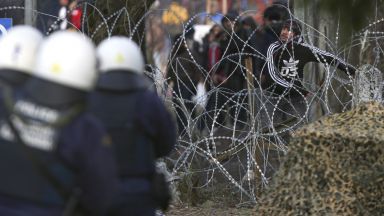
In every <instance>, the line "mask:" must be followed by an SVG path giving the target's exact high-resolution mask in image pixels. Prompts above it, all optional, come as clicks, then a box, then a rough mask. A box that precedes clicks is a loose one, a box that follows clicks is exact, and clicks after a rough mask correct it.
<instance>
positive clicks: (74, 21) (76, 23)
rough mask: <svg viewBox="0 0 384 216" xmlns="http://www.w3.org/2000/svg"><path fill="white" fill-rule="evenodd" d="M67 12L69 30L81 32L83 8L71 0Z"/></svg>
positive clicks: (76, 0) (74, 0) (76, 1)
mask: <svg viewBox="0 0 384 216" xmlns="http://www.w3.org/2000/svg"><path fill="white" fill-rule="evenodd" d="M69 10H70V13H69V22H70V26H69V28H70V29H74V30H82V18H83V8H82V7H81V5H79V1H78V0H73V1H72V2H71V3H70V4H69Z"/></svg>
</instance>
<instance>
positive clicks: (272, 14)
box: [263, 4, 289, 21]
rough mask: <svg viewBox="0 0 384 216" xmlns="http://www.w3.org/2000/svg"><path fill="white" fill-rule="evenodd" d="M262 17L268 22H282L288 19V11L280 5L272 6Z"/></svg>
mask: <svg viewBox="0 0 384 216" xmlns="http://www.w3.org/2000/svg"><path fill="white" fill-rule="evenodd" d="M263 17H264V19H266V20H269V21H282V20H285V19H288V17H289V11H288V10H287V8H285V7H284V6H282V5H279V4H274V5H271V6H269V7H267V8H266V9H265V11H264V14H263Z"/></svg>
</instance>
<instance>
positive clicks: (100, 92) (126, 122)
mask: <svg viewBox="0 0 384 216" xmlns="http://www.w3.org/2000/svg"><path fill="white" fill-rule="evenodd" d="M116 73H119V72H116ZM124 73H126V72H124ZM124 73H123V75H122V76H121V79H125V78H124V77H126V78H127V79H126V81H127V82H126V86H122V87H121V88H120V89H119V90H111V89H107V88H98V89H97V90H96V91H95V92H94V93H93V94H92V95H91V97H90V100H89V109H90V112H91V113H93V114H94V115H95V116H96V117H97V118H99V119H100V120H101V122H102V123H103V124H104V126H105V127H106V128H107V131H108V133H109V134H110V135H111V137H112V140H113V143H114V147H115V152H116V157H117V162H118V174H119V176H120V179H122V180H125V179H129V178H143V179H150V178H151V177H152V175H153V174H154V171H155V159H156V158H158V157H162V156H166V155H167V154H168V153H169V152H170V151H171V150H172V149H173V147H174V145H175V142H176V128H175V125H174V123H173V121H172V119H171V115H170V113H168V111H167V110H166V108H165V106H164V104H163V103H162V101H161V100H160V98H159V97H158V96H157V95H156V93H155V92H153V91H152V90H148V87H147V86H145V85H141V84H140V83H142V81H143V80H142V78H143V77H141V75H138V74H134V73H128V74H124ZM107 74H108V73H106V75H105V76H108V75H107Z"/></svg>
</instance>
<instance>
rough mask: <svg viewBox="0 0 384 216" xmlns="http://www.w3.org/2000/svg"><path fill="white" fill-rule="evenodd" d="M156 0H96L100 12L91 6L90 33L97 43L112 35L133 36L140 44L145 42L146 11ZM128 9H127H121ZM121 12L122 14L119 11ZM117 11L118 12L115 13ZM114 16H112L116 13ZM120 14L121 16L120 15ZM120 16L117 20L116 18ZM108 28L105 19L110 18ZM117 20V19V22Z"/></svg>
mask: <svg viewBox="0 0 384 216" xmlns="http://www.w3.org/2000/svg"><path fill="white" fill-rule="evenodd" d="M154 1H155V0H142V1H137V0H107V1H105V0H96V1H95V6H96V8H97V9H98V10H100V12H101V13H102V16H101V15H100V13H99V12H98V11H96V10H95V9H93V8H90V7H88V8H89V10H91V11H90V13H89V17H90V19H89V20H90V21H89V34H90V36H92V38H93V40H94V41H95V42H96V43H99V42H100V41H101V40H103V39H105V38H107V37H108V36H112V35H124V36H132V39H133V40H135V41H136V42H137V43H138V44H140V45H143V44H144V35H145V33H144V29H145V19H144V16H145V13H146V12H147V11H148V10H149V9H150V6H151V5H152V3H153V2H154ZM122 9H126V10H127V11H124V12H123V11H121V10H122ZM119 12H121V14H120V13H119ZM115 13H117V14H115ZM114 14H115V16H113V17H112V18H111V16H112V15H114ZM118 14H120V16H118ZM117 17H119V18H118V19H117V20H116V18H117ZM108 18H109V20H107V23H108V28H109V29H107V27H106V25H105V20H104V19H108ZM115 21H117V22H116V23H115Z"/></svg>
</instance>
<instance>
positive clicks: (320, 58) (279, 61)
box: [265, 40, 356, 95]
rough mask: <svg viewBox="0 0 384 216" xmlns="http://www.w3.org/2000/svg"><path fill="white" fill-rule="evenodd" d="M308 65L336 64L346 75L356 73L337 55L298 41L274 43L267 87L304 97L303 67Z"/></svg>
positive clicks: (269, 57) (268, 54) (268, 53)
mask: <svg viewBox="0 0 384 216" xmlns="http://www.w3.org/2000/svg"><path fill="white" fill-rule="evenodd" d="M308 62H321V63H324V64H326V66H329V65H334V66H337V68H339V69H340V70H342V71H344V72H345V73H346V74H347V75H349V76H351V75H354V73H355V70H356V69H355V68H354V67H353V66H352V65H350V64H348V63H346V62H344V61H343V60H342V59H340V58H338V57H337V56H335V55H333V54H331V53H328V52H325V51H323V50H320V49H318V48H316V47H313V46H311V45H309V44H306V43H303V42H300V41H299V40H294V41H290V42H288V43H283V42H281V41H276V42H275V43H272V44H271V45H270V46H269V48H268V52H267V65H266V67H265V68H266V69H267V72H268V74H267V83H266V86H265V87H266V88H267V89H268V90H270V91H273V92H274V93H277V94H282V93H284V94H290V95H299V94H303V95H305V94H306V93H307V90H306V89H305V88H304V86H303V76H304V74H303V73H304V72H303V70H304V66H305V65H306V64H307V63H308Z"/></svg>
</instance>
